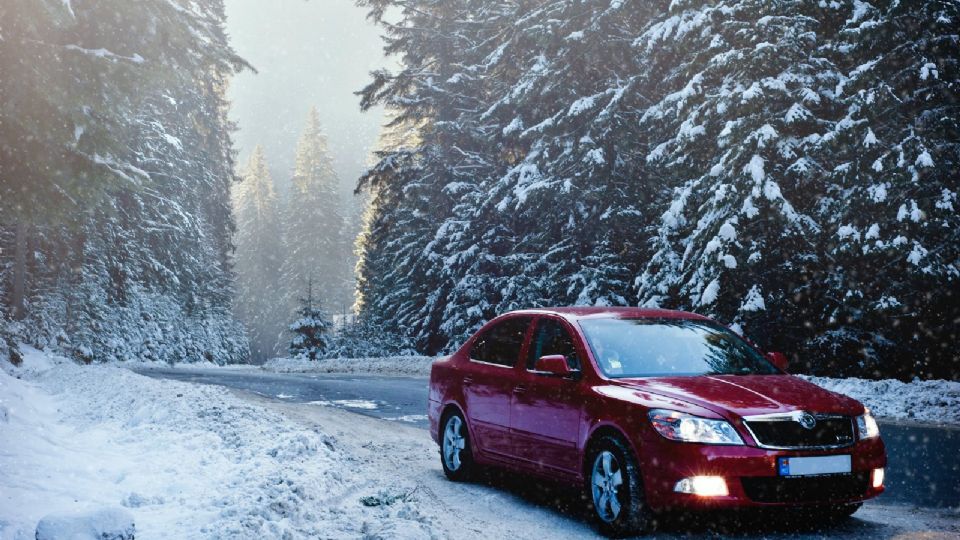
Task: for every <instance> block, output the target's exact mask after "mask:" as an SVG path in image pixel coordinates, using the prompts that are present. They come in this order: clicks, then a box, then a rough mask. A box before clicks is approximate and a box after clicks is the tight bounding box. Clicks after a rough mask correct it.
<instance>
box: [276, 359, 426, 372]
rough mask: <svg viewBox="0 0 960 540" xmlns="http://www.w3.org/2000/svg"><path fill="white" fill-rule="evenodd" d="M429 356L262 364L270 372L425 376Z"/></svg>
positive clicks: (286, 360) (292, 360) (279, 360)
mask: <svg viewBox="0 0 960 540" xmlns="http://www.w3.org/2000/svg"><path fill="white" fill-rule="evenodd" d="M436 359H437V358H436V357H433V356H385V357H380V358H330V359H324V360H306V359H301V358H274V359H273V360H268V361H267V363H266V364H264V365H263V366H262V367H263V369H264V370H266V371H272V372H274V373H356V374H366V375H387V376H390V375H393V376H408V377H429V376H430V365H431V364H432V363H433V361H434V360H436Z"/></svg>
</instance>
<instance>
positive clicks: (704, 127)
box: [635, 0, 839, 350]
mask: <svg viewBox="0 0 960 540" xmlns="http://www.w3.org/2000/svg"><path fill="white" fill-rule="evenodd" d="M837 19H838V17H837V10H836V9H835V8H834V7H830V6H829V5H826V4H824V7H820V6H819V5H818V4H816V3H813V2H781V3H769V2H763V1H759V0H740V1H737V2H733V3H730V2H720V3H715V2H706V3H701V2H673V3H672V5H671V7H670V9H669V12H668V13H665V14H663V15H662V16H661V17H660V18H659V20H657V21H655V22H654V23H653V24H652V25H651V26H650V27H649V28H647V29H646V31H645V32H644V33H643V34H642V35H641V36H640V37H639V38H638V39H637V40H636V41H635V46H636V48H637V50H638V53H639V54H641V55H644V56H645V57H649V58H651V59H653V58H661V60H660V61H661V62H663V60H662V58H663V56H664V55H668V57H669V58H670V61H671V62H672V63H673V64H674V66H675V67H673V68H672V69H668V70H666V72H665V73H666V76H664V77H662V81H659V82H658V80H656V79H655V80H652V81H650V85H651V88H652V89H653V93H654V95H656V96H659V97H658V98H657V101H656V102H655V103H653V104H652V105H651V106H650V107H649V108H648V109H647V110H646V111H645V112H644V115H643V117H642V122H643V124H644V126H645V129H646V130H648V132H650V133H651V135H650V137H651V146H650V151H649V153H648V154H647V161H648V163H649V164H650V165H652V166H653V169H652V170H651V175H652V177H653V178H656V179H657V181H658V182H660V183H661V184H660V186H659V189H662V190H672V193H670V191H667V193H670V195H669V197H667V198H665V199H666V200H664V202H663V203H661V204H663V206H661V208H663V210H664V211H663V214H662V219H661V222H660V224H659V227H658V230H657V231H656V234H655V237H654V239H653V246H654V248H655V252H654V254H653V256H652V257H651V259H650V262H649V263H648V264H647V266H646V268H645V269H644V271H643V273H642V274H641V275H640V276H639V277H638V278H637V280H636V283H637V285H638V287H639V294H640V298H641V302H643V303H644V304H646V305H657V306H663V307H676V308H683V309H690V310H694V311H698V312H701V313H705V314H710V315H714V316H716V317H718V318H719V319H720V320H723V321H728V322H731V323H734V324H735V325H740V326H743V327H745V330H746V331H747V332H748V333H749V334H750V335H752V336H753V337H755V338H756V339H758V341H759V342H760V343H761V344H762V345H763V346H773V347H782V346H784V345H787V346H789V345H793V344H794V342H792V341H791V342H788V341H787V340H786V339H784V338H785V337H786V336H790V338H787V339H790V340H792V339H796V337H797V336H803V335H805V334H807V332H808V331H809V330H808V327H807V324H808V322H809V321H810V320H812V318H813V317H815V316H816V311H815V309H814V306H815V305H816V304H817V303H818V302H819V301H820V298H819V295H820V290H819V289H818V286H819V283H817V282H816V281H814V277H815V276H817V275H818V274H817V271H818V268H819V267H820V266H821V265H822V264H823V262H824V261H823V260H822V259H821V256H820V253H819V250H818V246H817V239H818V235H819V234H820V226H819V224H818V223H817V221H816V220H815V212H816V211H817V209H818V203H819V197H818V195H819V194H820V193H823V192H824V189H825V186H824V185H823V177H824V170H823V167H824V165H823V164H822V163H820V162H819V161H818V159H817V158H816V152H817V149H818V145H819V143H820V139H821V136H822V134H823V133H825V132H828V131H829V130H830V129H832V126H833V123H832V118H833V117H834V116H835V112H834V111H835V109H836V108H837V105H836V103H835V102H834V98H833V94H834V92H833V89H834V87H835V86H836V83H837V82H838V81H839V74H838V73H837V71H836V69H835V67H834V65H833V63H832V62H831V60H830V59H829V58H827V57H825V56H824V51H823V50H822V44H823V42H824V41H827V40H829V38H830V37H832V36H833V35H835V34H836V29H835V25H836V24H837V23H836V22H835V21H836V20H837ZM658 72H659V70H653V75H654V77H657V79H660V78H661V77H660V73H658ZM657 134H659V138H657V137H658V135H657ZM788 350H790V349H789V348H788Z"/></svg>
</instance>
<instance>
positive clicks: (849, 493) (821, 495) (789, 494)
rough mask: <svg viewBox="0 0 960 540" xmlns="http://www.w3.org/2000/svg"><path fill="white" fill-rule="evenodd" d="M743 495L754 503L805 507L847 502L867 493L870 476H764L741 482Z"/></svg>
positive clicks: (862, 474)
mask: <svg viewBox="0 0 960 540" xmlns="http://www.w3.org/2000/svg"><path fill="white" fill-rule="evenodd" d="M740 481H741V483H742V484H743V491H744V493H746V495H747V497H749V498H750V500H752V501H754V502H760V503H804V502H827V501H845V500H851V499H857V498H860V497H862V496H863V495H864V494H866V492H867V488H868V487H869V482H870V473H868V472H861V473H854V474H835V475H829V476H797V477H790V476H765V477H744V478H741V479H740Z"/></svg>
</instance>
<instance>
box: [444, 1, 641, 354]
mask: <svg viewBox="0 0 960 540" xmlns="http://www.w3.org/2000/svg"><path fill="white" fill-rule="evenodd" d="M646 13H647V11H646V7H645V6H643V5H627V4H624V3H618V4H609V3H604V2H569V1H563V0H560V1H555V2H547V3H520V4H514V5H513V7H512V9H505V8H501V11H500V12H499V13H497V14H496V15H498V16H499V19H496V22H497V24H491V25H490V27H489V28H487V29H486V31H487V32H488V34H485V35H484V37H483V38H481V39H478V41H479V42H481V43H485V42H490V43H491V45H490V47H491V49H492V51H491V52H490V53H489V54H488V57H487V58H486V59H485V61H484V62H483V63H482V69H483V72H482V73H483V75H484V79H485V80H492V81H493V82H489V83H488V84H487V87H488V88H489V90H488V92H487V93H486V94H485V95H483V96H481V97H482V98H483V99H485V100H487V103H489V105H487V106H486V107H485V108H480V111H481V114H480V117H479V120H476V122H477V124H478V125H480V126H482V128H483V129H482V130H481V132H480V133H481V135H482V137H483V138H482V142H483V146H482V154H483V155H484V157H485V160H486V161H487V166H486V170H487V171H489V172H488V173H487V175H488V180H486V181H484V182H483V183H480V184H477V185H476V186H472V189H469V188H468V189H469V190H468V191H466V192H465V193H464V194H463V195H461V197H460V201H459V203H458V206H457V208H456V209H455V211H454V216H453V217H452V218H451V219H450V220H449V221H448V223H445V224H444V225H443V226H441V228H440V229H439V230H438V234H437V240H436V242H435V243H436V244H445V245H444V247H443V249H442V252H443V253H444V255H445V256H444V257H443V258H442V260H444V261H445V267H444V274H445V275H444V277H445V279H446V280H449V281H451V282H453V283H455V284H456V285H455V287H454V288H453V289H452V290H451V292H450V293H449V295H448V296H447V300H446V307H447V309H446V311H445V313H444V323H443V326H442V327H441V329H442V331H443V333H444V335H445V337H446V338H447V340H448V341H447V343H446V347H452V346H456V345H457V344H458V343H460V342H462V340H463V339H464V338H465V337H467V336H468V335H469V334H470V333H471V332H472V331H473V330H475V329H476V328H477V327H478V326H479V325H480V324H482V323H483V322H484V321H486V320H489V319H490V318H491V317H493V316H495V315H496V314H498V313H501V312H504V311H507V310H510V309H516V308H519V307H535V306H544V305H569V304H581V305H582V304H590V305H592V304H608V305H609V304H625V303H628V302H629V300H628V297H627V295H628V294H629V293H630V292H631V291H630V284H629V278H630V276H631V275H632V274H633V273H634V272H633V271H635V270H636V267H635V266H634V268H632V269H631V268H630V266H629V263H630V262H633V263H634V265H636V261H637V260H638V259H639V257H637V256H636V254H635V251H636V248H637V246H635V245H631V242H630V240H629V239H628V238H629V235H630V234H631V231H635V230H636V229H637V228H638V227H639V225H638V221H639V220H638V219H637V218H638V217H639V216H640V215H641V212H639V211H638V210H637V208H636V206H635V205H634V202H635V201H638V200H641V199H642V197H641V196H640V192H639V191H637V189H636V188H638V187H640V183H639V182H636V181H635V176H636V175H637V171H635V170H631V168H632V163H635V162H636V160H631V159H630V157H629V156H630V155H631V154H634V155H635V154H637V150H636V148H637V146H638V145H639V141H638V137H637V136H636V135H637V133H636V129H635V128H633V126H635V124H636V122H635V116H636V115H635V113H634V112H633V111H632V108H633V107H634V103H633V102H634V100H635V99H636V98H637V94H636V93H635V92H631V87H632V85H633V81H634V80H635V79H636V77H634V75H635V74H636V73H637V72H638V71H639V69H638V68H637V66H636V65H635V64H634V61H633V57H634V56H635V55H634V54H633V51H632V50H630V33H631V30H632V28H633V27H635V26H636V25H638V24H640V23H641V22H642V21H643V18H644V15H645V14H646ZM490 20H491V19H487V23H488V24H489V23H490ZM514 21H519V23H516V24H514ZM624 156H626V157H624ZM631 270H633V271H631ZM464 306H469V309H466V310H465V309H463V308H464Z"/></svg>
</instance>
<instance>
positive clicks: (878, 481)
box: [873, 467, 883, 488]
mask: <svg viewBox="0 0 960 540" xmlns="http://www.w3.org/2000/svg"><path fill="white" fill-rule="evenodd" d="M873 487H875V488H878V487H883V468H882V467H881V468H879V469H874V470H873Z"/></svg>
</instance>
